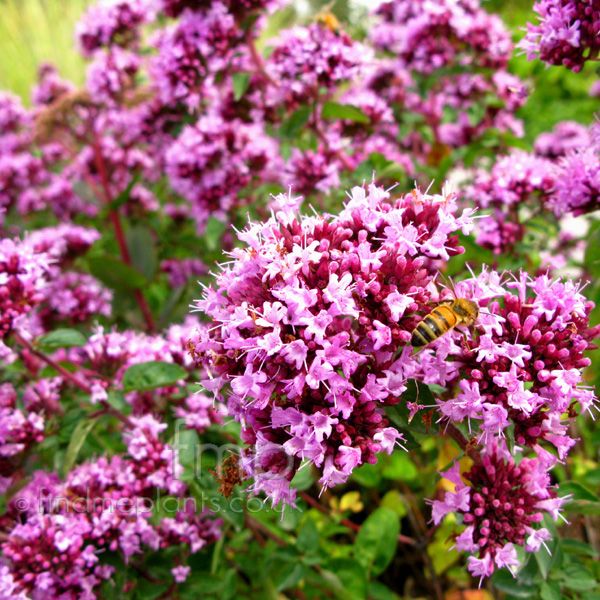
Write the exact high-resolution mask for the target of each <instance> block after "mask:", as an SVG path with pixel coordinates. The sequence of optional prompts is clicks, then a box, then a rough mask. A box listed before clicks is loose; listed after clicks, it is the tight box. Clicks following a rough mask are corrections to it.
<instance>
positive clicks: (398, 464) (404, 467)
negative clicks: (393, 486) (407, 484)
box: [380, 452, 419, 481]
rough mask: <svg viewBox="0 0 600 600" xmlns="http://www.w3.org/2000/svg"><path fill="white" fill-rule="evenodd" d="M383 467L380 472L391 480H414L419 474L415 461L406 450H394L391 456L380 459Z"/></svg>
mask: <svg viewBox="0 0 600 600" xmlns="http://www.w3.org/2000/svg"><path fill="white" fill-rule="evenodd" d="M380 460H381V462H382V465H383V468H382V469H381V474H382V476H383V477H384V478H385V479H391V480H392V481H414V480H415V479H416V478H417V475H418V474H419V472H418V470H417V467H416V465H415V463H414V462H413V461H412V460H411V458H410V456H409V455H408V454H407V453H406V452H394V453H393V454H392V455H391V456H383V457H382V458H381V459H380Z"/></svg>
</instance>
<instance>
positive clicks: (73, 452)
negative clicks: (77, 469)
mask: <svg viewBox="0 0 600 600" xmlns="http://www.w3.org/2000/svg"><path fill="white" fill-rule="evenodd" d="M97 420H98V419H97V418H94V419H82V420H81V421H79V423H77V426H76V427H75V430H74V431H73V433H72V434H71V441H70V442H69V445H68V447H67V452H66V454H65V461H64V463H63V475H66V474H67V473H68V472H69V471H70V470H71V467H72V466H73V465H74V464H75V461H76V460H77V455H78V454H79V451H80V450H81V447H82V446H83V443H84V442H85V438H86V437H87V436H88V433H89V432H90V431H91V430H92V428H93V427H94V425H95V424H96V421H97Z"/></svg>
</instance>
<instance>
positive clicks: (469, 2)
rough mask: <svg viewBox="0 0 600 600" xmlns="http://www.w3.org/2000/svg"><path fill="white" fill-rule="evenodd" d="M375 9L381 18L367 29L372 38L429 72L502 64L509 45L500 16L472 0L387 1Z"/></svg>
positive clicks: (499, 66)
mask: <svg viewBox="0 0 600 600" xmlns="http://www.w3.org/2000/svg"><path fill="white" fill-rule="evenodd" d="M376 12H377V14H379V15H380V16H381V17H382V19H383V20H382V22H381V23H379V24H378V25H376V26H375V27H373V29H372V30H371V32H370V33H369V37H370V39H371V41H372V42H373V44H374V45H375V46H376V47H377V48H380V49H382V50H387V51H390V52H392V53H394V54H396V55H397V56H398V57H399V58H400V59H401V61H402V63H403V65H404V66H405V67H406V68H408V69H411V70H415V71H418V72H419V73H432V72H433V71H435V70H437V69H441V68H443V67H447V66H451V65H461V66H464V65H466V64H468V65H472V66H474V67H485V68H491V69H494V70H503V69H505V68H506V64H507V62H508V58H509V55H510V51H511V49H512V43H511V41H510V35H509V33H508V31H507V30H506V29H505V27H504V24H503V23H502V21H501V20H500V19H499V18H498V17H497V16H495V15H490V14H488V13H486V12H485V11H484V10H482V9H481V8H480V6H479V2H478V1H477V0H458V1H456V0H444V1H443V2H431V1H430V0H418V1H416V2H415V1H410V2H407V1H406V0H392V1H391V2H385V3H383V4H382V5H381V6H380V7H379V8H378V9H377V11H376Z"/></svg>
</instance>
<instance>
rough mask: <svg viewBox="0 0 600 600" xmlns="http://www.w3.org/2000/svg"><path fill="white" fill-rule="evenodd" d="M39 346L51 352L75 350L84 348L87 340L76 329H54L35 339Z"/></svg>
mask: <svg viewBox="0 0 600 600" xmlns="http://www.w3.org/2000/svg"><path fill="white" fill-rule="evenodd" d="M37 342H38V344H39V345H40V346H43V347H44V348H48V349H49V350H53V349H55V348H75V347H78V346H85V345H86V344H87V340H86V339H85V337H84V336H83V335H82V334H81V333H79V331H77V330H76V329H56V330H55V331H51V332H50V333H47V334H45V335H42V336H41V337H39V338H38V339H37Z"/></svg>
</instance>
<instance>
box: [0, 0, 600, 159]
mask: <svg viewBox="0 0 600 600" xmlns="http://www.w3.org/2000/svg"><path fill="white" fill-rule="evenodd" d="M90 3H91V0H0V57H2V58H1V60H0V89H7V90H11V91H13V92H15V93H16V94H18V95H19V96H21V97H22V98H23V100H24V102H25V103H26V104H29V101H30V98H29V96H30V90H31V86H32V85H33V83H34V82H35V79H36V72H37V67H38V65H39V64H40V63H41V62H43V61H50V62H52V63H54V64H55V65H56V66H57V67H58V70H59V73H60V74H61V75H62V76H63V77H66V78H69V79H71V80H72V81H74V82H75V83H76V84H80V83H82V82H83V80H84V77H85V74H84V71H85V63H84V61H83V59H82V58H81V56H80V54H79V53H78V52H77V51H76V50H75V48H74V27H75V23H76V22H77V20H78V18H79V16H80V15H81V14H82V12H83V10H84V8H85V7H86V6H87V5H88V4H90ZM481 3H482V6H483V7H484V8H485V9H486V10H487V11H488V12H491V13H496V14H498V15H500V17H501V18H502V19H503V20H504V22H505V23H506V24H507V25H508V26H509V27H510V28H511V29H512V31H513V39H514V40H515V41H517V40H519V39H520V38H521V37H523V35H524V33H523V32H522V31H521V28H522V27H524V26H525V24H526V23H527V22H528V21H530V22H535V20H536V15H535V13H534V12H533V2H523V1H522V0H482V2H481ZM377 4H379V2H378V1H377V0H337V1H335V2H333V3H332V2H327V3H326V2H323V1H322V0H308V1H307V0H302V1H298V0H296V1H295V2H293V3H292V4H291V5H290V6H288V7H287V8H286V9H285V10H283V11H279V12H278V13H276V14H275V15H274V16H273V17H272V19H271V22H270V23H269V25H268V27H267V28H266V30H265V32H264V34H263V40H266V39H268V38H270V37H272V36H273V34H275V33H276V31H277V30H279V29H281V28H283V27H289V26H291V25H293V24H294V23H295V22H306V21H309V20H311V19H313V18H314V16H315V15H316V14H318V13H319V11H322V10H324V9H325V8H326V9H328V10H331V11H332V12H333V13H334V14H335V15H336V16H337V17H338V18H339V19H340V21H342V22H343V23H344V24H345V27H346V28H347V29H348V30H349V31H350V32H351V33H356V34H357V36H356V37H362V35H361V34H364V33H365V32H366V28H367V27H368V20H366V19H365V16H366V15H367V12H368V10H369V9H371V8H373V7H375V6H377ZM515 54H516V53H515ZM599 69H600V67H598V66H597V65H596V64H594V63H591V62H589V63H588V64H587V65H586V67H585V68H584V70H583V72H582V73H572V72H570V71H567V69H562V68H546V65H545V64H544V63H542V62H540V61H532V62H528V61H527V58H526V57H525V56H524V55H519V56H514V57H513V59H512V60H511V63H510V71H511V72H513V73H514V74H516V75H518V76H519V77H521V78H522V79H523V80H525V81H526V82H527V84H528V87H529V89H530V92H531V95H530V97H529V100H528V102H527V103H526V104H525V106H524V107H523V108H522V109H521V110H520V112H519V113H518V116H520V117H521V118H522V119H523V120H524V121H525V142H526V146H527V149H529V147H530V146H531V144H532V143H533V140H534V139H535V138H536V136H538V135H539V134H540V133H541V132H543V131H549V130H550V129H552V127H553V126H554V125H555V124H556V123H558V122H559V121H564V120H574V121H579V122H581V123H584V124H589V123H590V121H591V118H592V115H593V113H594V111H597V110H598V108H599V100H598V98H591V97H590V96H589V94H588V92H589V88H590V86H591V84H592V83H593V82H594V81H595V80H596V79H597V77H598V74H599Z"/></svg>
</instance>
